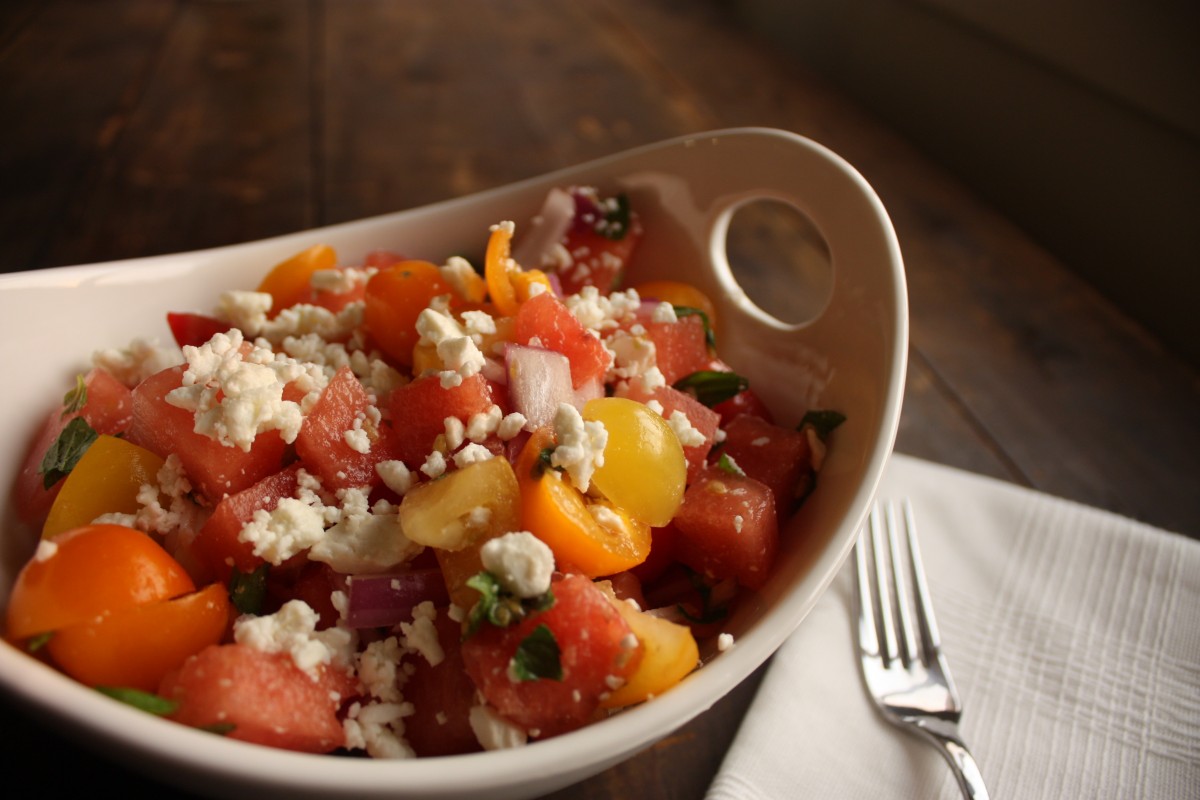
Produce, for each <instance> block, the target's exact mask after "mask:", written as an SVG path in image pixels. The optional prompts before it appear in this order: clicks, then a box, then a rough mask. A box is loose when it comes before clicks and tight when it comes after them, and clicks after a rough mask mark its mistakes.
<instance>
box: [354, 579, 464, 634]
mask: <svg viewBox="0 0 1200 800" xmlns="http://www.w3.org/2000/svg"><path fill="white" fill-rule="evenodd" d="M449 599H450V597H449V595H448V594H447V593H446V582H445V581H444V580H443V579H442V573H441V570H438V569H416V570H412V571H410V572H399V573H389V574H384V575H354V576H352V577H351V578H350V586H349V607H348V609H347V611H346V620H345V621H346V624H347V625H348V626H349V627H351V628H383V627H391V626H392V625H396V624H398V623H401V622H410V621H411V620H412V613H413V608H415V607H416V606H417V605H418V604H420V603H422V602H424V601H426V600H430V601H432V602H433V604H434V605H439V606H440V605H444V604H445V603H447V602H449Z"/></svg>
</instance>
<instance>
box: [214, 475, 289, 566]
mask: <svg viewBox="0 0 1200 800" xmlns="http://www.w3.org/2000/svg"><path fill="white" fill-rule="evenodd" d="M299 470H300V465H299V464H293V465H292V466H290V467H288V468H287V469H284V470H282V471H281V472H277V473H275V474H274V475H268V476H267V477H266V478H263V479H262V480H260V481H259V482H258V483H256V484H254V485H253V486H250V487H247V488H246V489H243V490H242V491H240V492H237V493H236V494H231V495H226V496H225V497H224V498H223V499H222V500H221V502H219V503H217V507H216V509H215V510H214V511H213V513H212V516H210V517H209V518H208V521H207V522H205V523H204V527H203V528H201V529H200V532H199V533H197V534H196V538H195V540H194V541H193V544H192V549H193V551H194V552H195V553H196V555H197V557H198V558H199V559H200V560H201V561H202V562H203V563H204V565H205V566H207V567H208V569H209V570H211V572H212V574H213V575H216V576H217V577H218V578H220V579H221V581H223V582H224V581H228V580H229V576H230V574H231V573H232V571H233V567H237V568H238V570H240V571H241V572H253V571H254V570H255V569H257V568H258V567H260V566H262V564H263V563H264V562H263V560H262V559H261V558H259V557H258V556H256V555H254V547H253V546H252V545H250V544H249V543H247V542H243V541H239V540H238V534H239V533H241V530H242V528H244V527H246V523H247V522H249V521H250V518H251V517H253V516H254V512H255V511H257V510H259V509H260V508H262V509H266V510H267V511H271V510H272V509H274V508H275V506H277V505H278V504H279V501H280V499H282V498H284V497H294V496H295V495H296V487H297V480H296V474H297V473H298V472H299Z"/></svg>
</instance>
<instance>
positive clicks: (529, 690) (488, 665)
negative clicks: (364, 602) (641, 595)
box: [463, 575, 642, 737]
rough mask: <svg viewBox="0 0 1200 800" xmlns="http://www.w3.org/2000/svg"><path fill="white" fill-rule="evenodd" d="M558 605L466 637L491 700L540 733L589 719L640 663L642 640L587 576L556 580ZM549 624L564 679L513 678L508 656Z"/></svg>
mask: <svg viewBox="0 0 1200 800" xmlns="http://www.w3.org/2000/svg"><path fill="white" fill-rule="evenodd" d="M552 591H553V592H554V605H553V606H552V607H551V608H549V609H547V610H546V611H543V612H541V613H537V614H533V615H531V616H529V617H527V618H526V619H525V620H523V621H522V622H520V623H519V624H517V625H513V626H510V627H508V628H497V627H494V626H492V625H488V624H484V625H483V626H481V627H480V629H479V630H478V631H476V632H475V633H474V635H472V636H471V637H470V638H469V639H467V641H465V642H464V643H463V660H464V661H465V663H466V667H467V672H468V674H470V676H471V679H472V680H474V681H475V685H476V687H478V689H479V691H480V692H481V693H482V694H483V696H484V697H485V698H486V699H487V702H488V704H489V705H491V706H492V707H493V708H495V709H496V711H498V712H499V713H500V714H501V715H502V716H504V717H506V718H507V719H509V720H512V721H513V722H514V723H516V724H517V725H520V726H521V727H523V728H525V729H526V730H530V731H532V730H536V731H538V733H539V735H540V736H541V737H547V736H554V735H557V734H560V733H565V732H566V731H570V730H574V729H576V728H579V727H581V726H583V725H585V724H587V723H588V722H590V721H592V720H593V719H594V718H595V716H596V712H597V709H598V708H599V706H600V700H601V697H602V696H603V695H606V694H607V693H609V692H611V691H612V690H613V688H614V685H613V684H617V685H619V682H620V681H622V680H624V679H625V678H627V677H628V676H629V675H630V674H632V673H633V671H634V670H635V669H636V668H637V664H638V661H639V660H640V658H641V655H642V652H641V650H642V646H641V644H640V643H639V642H637V639H636V637H634V636H633V635H632V632H631V631H630V629H629V625H628V624H627V623H626V622H625V621H624V620H623V619H622V618H621V615H620V613H619V612H618V611H617V610H616V609H615V608H614V607H613V605H612V603H610V602H609V601H608V599H607V598H606V597H605V596H604V593H603V592H601V591H600V589H598V588H597V587H596V586H595V585H594V584H593V583H592V582H591V581H590V580H588V579H587V578H585V577H583V576H581V575H567V576H565V577H562V578H559V579H558V580H556V581H554V583H553V585H552ZM541 625H545V626H546V627H547V628H549V629H550V631H551V633H553V634H554V639H555V641H556V642H557V644H558V648H559V652H560V663H561V665H562V680H553V679H551V678H539V679H537V680H527V681H514V680H512V679H510V677H509V663H510V662H511V660H512V658H513V656H514V654H515V653H516V652H517V648H518V646H519V645H520V644H521V642H523V641H524V640H525V639H526V638H527V637H528V636H529V635H530V634H531V633H533V631H534V629H536V628H537V627H539V626H541Z"/></svg>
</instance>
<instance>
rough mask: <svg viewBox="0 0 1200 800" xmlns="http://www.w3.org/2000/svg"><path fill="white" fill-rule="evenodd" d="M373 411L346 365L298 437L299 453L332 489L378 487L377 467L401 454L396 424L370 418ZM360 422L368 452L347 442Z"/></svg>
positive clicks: (307, 464)
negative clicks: (365, 437) (351, 432)
mask: <svg viewBox="0 0 1200 800" xmlns="http://www.w3.org/2000/svg"><path fill="white" fill-rule="evenodd" d="M371 408H372V405H371V398H370V397H369V396H368V395H367V391H366V389H364V388H363V386H362V384H361V383H359V382H358V378H356V377H354V373H353V372H352V371H351V370H350V367H342V368H341V369H339V370H338V371H337V374H336V375H334V376H333V380H331V381H330V382H329V385H328V386H326V387H325V390H324V391H323V392H321V397H320V398H319V399H318V400H317V402H316V404H315V405H314V406H313V408H312V410H311V411H310V412H309V414H308V416H307V417H305V419H304V424H303V425H302V426H301V427H300V433H299V435H298V436H297V437H296V454H297V455H299V456H300V460H301V461H303V462H304V465H305V466H306V467H308V469H309V470H310V471H311V472H313V473H314V474H316V475H317V476H319V477H320V478H321V484H322V485H323V486H324V487H326V488H328V489H331V490H336V489H344V488H348V487H353V486H371V487H374V486H376V485H378V484H379V482H380V477H379V473H377V472H376V471H375V465H376V464H377V463H379V462H380V461H390V460H392V459H395V458H397V457H398V456H399V451H398V449H397V441H396V435H395V433H394V432H393V431H392V428H391V426H390V425H388V424H387V423H383V422H380V423H379V424H378V425H376V424H375V423H372V422H370V421H369V420H368V417H367V412H368V410H370V409H371ZM356 424H357V425H358V427H359V429H360V430H362V431H364V434H365V435H366V436H367V439H368V440H369V449H368V450H367V452H365V453H363V452H360V451H359V450H356V449H355V448H353V447H351V446H350V444H349V442H348V441H347V438H346V437H347V432H348V431H352V430H353V429H354V428H355V425H356ZM372 434H374V435H372Z"/></svg>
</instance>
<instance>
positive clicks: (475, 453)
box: [454, 443, 496, 469]
mask: <svg viewBox="0 0 1200 800" xmlns="http://www.w3.org/2000/svg"><path fill="white" fill-rule="evenodd" d="M495 457H496V454H495V453H493V452H492V451H491V450H488V449H487V448H486V447H484V446H483V445H481V444H475V443H471V444H468V445H467V446H466V447H464V448H463V449H462V450H459V451H458V452H457V453H455V454H454V466H456V467H458V468H459V469H463V468H465V467H469V466H471V465H472V464H478V463H480V462H483V461H487V460H489V459H492V458H495Z"/></svg>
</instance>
